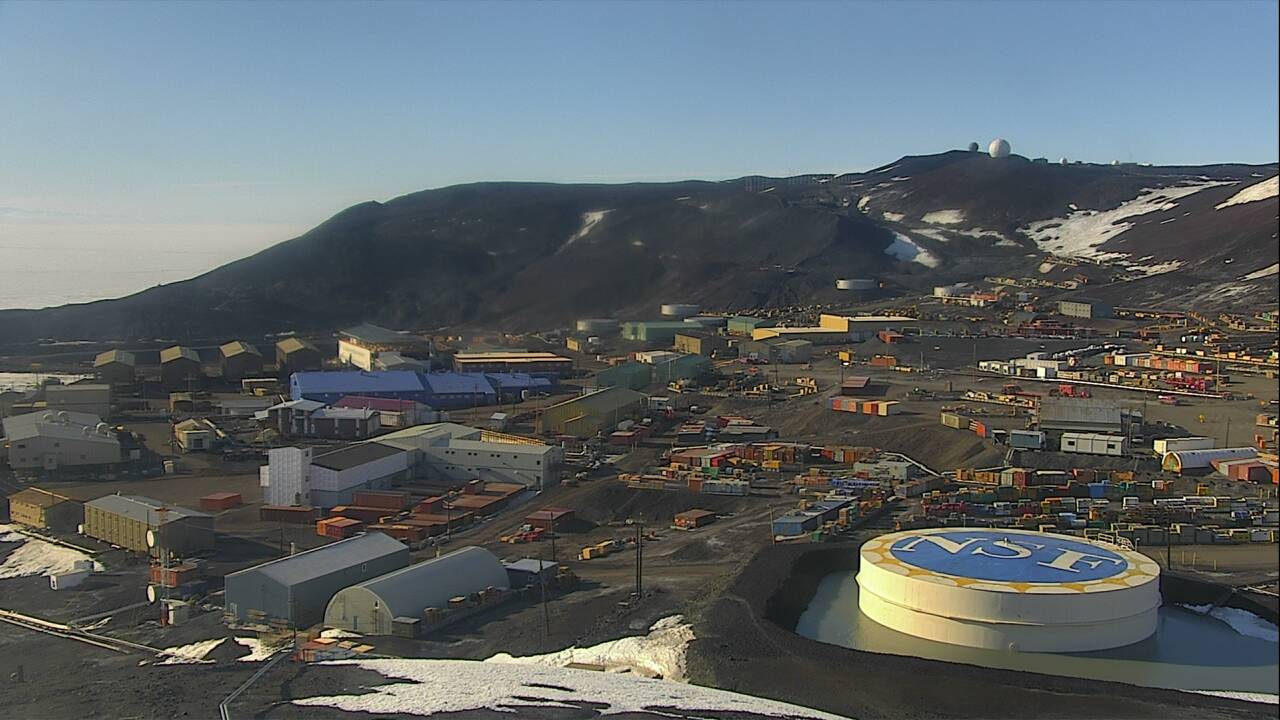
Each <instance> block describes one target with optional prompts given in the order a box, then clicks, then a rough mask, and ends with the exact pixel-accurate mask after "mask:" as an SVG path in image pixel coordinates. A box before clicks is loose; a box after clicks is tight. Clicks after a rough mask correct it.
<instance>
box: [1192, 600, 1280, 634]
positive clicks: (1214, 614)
mask: <svg viewBox="0 0 1280 720" xmlns="http://www.w3.org/2000/svg"><path fill="white" fill-rule="evenodd" d="M1182 607H1184V608H1186V609H1188V610H1190V611H1192V612H1196V613H1200V614H1201V615H1204V614H1206V611H1208V615H1209V617H1211V618H1214V619H1217V620H1221V621H1222V622H1224V623H1226V624H1228V625H1230V626H1231V629H1232V630H1235V631H1236V632H1237V633H1240V634H1241V635H1245V636H1248V637H1253V638H1258V639H1259V640H1266V641H1267V642H1273V643H1274V642H1280V628H1277V627H1276V626H1275V625H1272V624H1271V623H1269V622H1267V621H1266V620H1263V619H1262V618H1260V617H1258V616H1257V615H1254V614H1253V613H1251V612H1249V611H1248V610H1241V609H1239V608H1232V607H1217V608H1213V609H1212V610H1210V609H1209V608H1211V607H1213V606H1212V605H1183V606H1182Z"/></svg>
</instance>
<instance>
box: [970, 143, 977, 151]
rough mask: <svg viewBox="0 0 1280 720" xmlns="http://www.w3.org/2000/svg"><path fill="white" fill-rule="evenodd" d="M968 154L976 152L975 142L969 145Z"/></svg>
mask: <svg viewBox="0 0 1280 720" xmlns="http://www.w3.org/2000/svg"><path fill="white" fill-rule="evenodd" d="M969 152H978V143H976V142H971V143H969Z"/></svg>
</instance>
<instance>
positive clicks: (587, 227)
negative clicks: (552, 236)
mask: <svg viewBox="0 0 1280 720" xmlns="http://www.w3.org/2000/svg"><path fill="white" fill-rule="evenodd" d="M611 212H613V210H589V211H587V212H584V213H582V227H580V228H578V232H576V233H574V234H573V235H571V236H569V239H568V240H566V241H565V243H564V244H563V245H561V246H560V249H559V250H557V251H556V252H557V253H560V252H564V250H565V248H567V247H569V246H570V245H572V244H574V243H575V242H577V241H579V240H581V239H582V238H584V237H586V236H587V234H588V233H590V232H591V230H592V228H594V227H595V226H596V225H599V224H600V221H601V220H603V219H604V216H605V215H608V214H609V213H611Z"/></svg>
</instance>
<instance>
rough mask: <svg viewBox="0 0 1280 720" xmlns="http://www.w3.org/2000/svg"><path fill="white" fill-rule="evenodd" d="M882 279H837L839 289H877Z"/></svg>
mask: <svg viewBox="0 0 1280 720" xmlns="http://www.w3.org/2000/svg"><path fill="white" fill-rule="evenodd" d="M879 287H880V281H879V280H876V279H874V278H839V279H837V280H836V289H837V290H875V289H877V288H879Z"/></svg>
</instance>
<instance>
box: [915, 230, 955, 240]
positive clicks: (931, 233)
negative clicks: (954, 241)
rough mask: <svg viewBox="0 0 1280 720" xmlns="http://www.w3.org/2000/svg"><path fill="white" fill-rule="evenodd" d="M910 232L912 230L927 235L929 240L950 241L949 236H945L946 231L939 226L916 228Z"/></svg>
mask: <svg viewBox="0 0 1280 720" xmlns="http://www.w3.org/2000/svg"><path fill="white" fill-rule="evenodd" d="M911 232H914V233H915V234H917V235H921V236H924V237H927V238H929V239H930V240H937V241H938V242H951V238H950V237H948V236H947V231H945V230H941V229H939V228H916V229H914V230H912V231H911Z"/></svg>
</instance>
